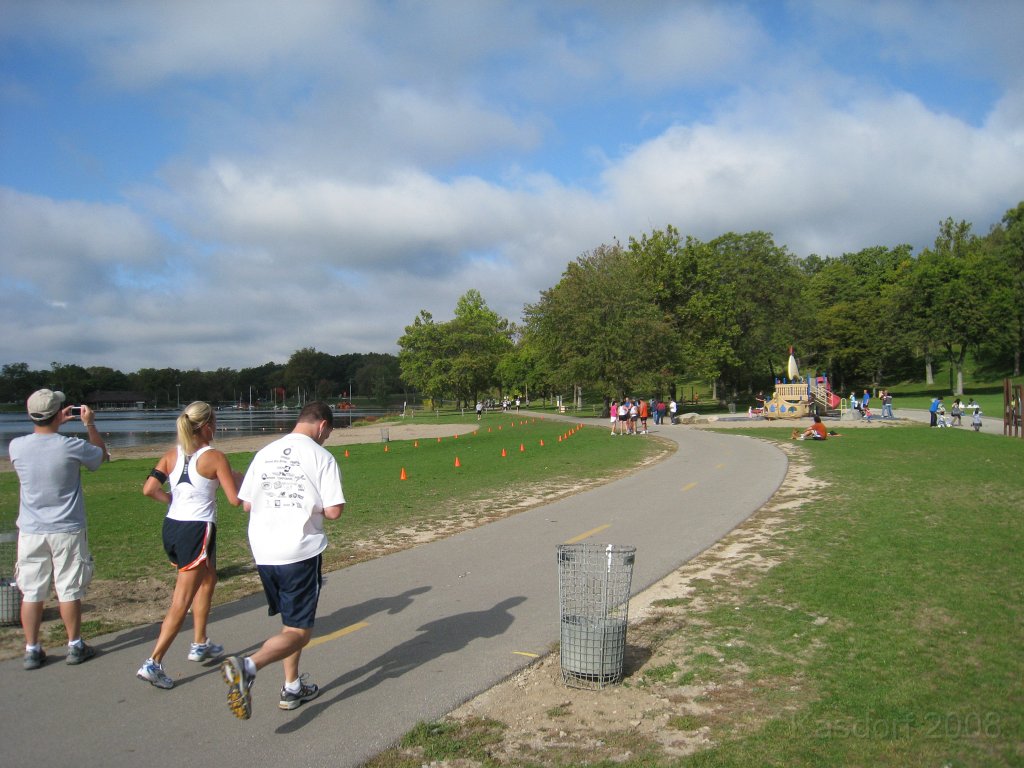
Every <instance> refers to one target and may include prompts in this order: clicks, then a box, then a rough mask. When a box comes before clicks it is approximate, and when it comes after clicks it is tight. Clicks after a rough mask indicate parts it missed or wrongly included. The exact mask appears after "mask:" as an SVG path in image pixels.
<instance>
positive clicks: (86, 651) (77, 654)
mask: <svg viewBox="0 0 1024 768" xmlns="http://www.w3.org/2000/svg"><path fill="white" fill-rule="evenodd" d="M95 655H96V649H95V648H93V647H92V646H91V645H86V644H85V643H83V642H79V643H78V644H77V645H69V646H68V655H67V658H65V659H64V661H66V662H67V663H68V664H81V663H82V662H83V661H88V660H89V659H91V658H92V657H93V656H95Z"/></svg>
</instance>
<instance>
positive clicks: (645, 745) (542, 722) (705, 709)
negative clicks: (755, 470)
mask: <svg viewBox="0 0 1024 768" xmlns="http://www.w3.org/2000/svg"><path fill="white" fill-rule="evenodd" d="M781 447H782V449H783V450H785V451H786V452H787V453H788V455H789V469H788V471H787V474H786V478H785V481H784V482H783V484H782V486H781V488H780V489H779V491H778V492H777V493H776V494H775V496H774V497H773V498H772V499H771V501H770V502H769V503H768V504H766V505H765V506H764V507H762V508H761V510H759V511H758V512H757V513H756V514H755V515H754V516H753V517H752V518H751V519H750V520H748V521H747V522H746V523H745V524H744V525H742V526H740V527H739V528H737V529H736V530H735V531H733V532H732V533H731V534H730V535H729V536H727V537H726V538H725V539H723V540H722V541H720V542H719V543H718V544H716V545H714V546H713V547H711V548H710V549H708V550H707V551H705V552H704V553H703V554H701V555H700V556H699V557H697V558H695V559H694V560H691V561H690V562H689V563H687V564H686V565H684V566H683V567H682V568H680V569H678V570H677V571H675V572H673V573H671V574H669V575H668V576H667V577H666V578H664V579H662V580H661V581H659V582H658V583H656V584H654V585H652V586H651V587H650V588H648V589H647V590H645V591H644V592H643V593H641V594H639V595H637V596H636V597H634V598H633V600H632V601H631V602H630V608H629V613H630V628H629V631H628V637H627V650H626V659H625V665H624V671H625V679H624V680H623V682H622V684H620V685H613V686H608V687H605V688H603V689H600V690H582V689H578V688H570V687H567V686H566V685H565V683H564V682H563V680H562V673H561V668H560V661H559V656H558V653H557V652H553V653H551V654H548V655H547V656H545V657H544V658H542V659H540V660H539V661H537V662H536V663H535V664H533V665H531V666H530V667H528V668H526V669H524V670H523V671H521V672H519V673H517V674H516V675H514V676H512V677H511V678H509V679H508V680H506V681H505V682H503V683H501V684H499V685H497V686H495V687H494V688H491V689H490V690H488V691H486V692H484V693H483V694H481V695H480V696H478V697H476V698H475V699H473V700H471V701H469V702H467V703H466V704H464V705H463V706H462V707H460V708H458V709H457V710H455V711H454V712H453V713H452V714H451V715H449V717H448V718H447V721H446V722H448V723H453V724H456V725H460V726H462V727H463V728H464V729H466V730H467V731H474V730H477V731H478V730H480V729H481V728H487V729H489V737H490V740H491V742H492V743H489V744H488V746H487V753H488V759H489V760H490V761H492V762H491V763H490V764H494V763H497V764H508V765H514V764H518V763H520V762H522V761H523V760H524V759H526V758H528V759H529V761H530V762H531V764H537V765H565V764H570V763H571V764H593V763H597V762H601V761H605V760H607V761H609V762H618V761H621V760H624V759H629V758H631V757H632V758H636V757H638V756H639V754H640V752H652V750H653V752H652V753H653V754H661V755H663V756H665V757H668V758H671V757H678V756H682V755H687V754H692V753H694V752H696V751H698V750H700V749H704V748H706V747H708V746H709V745H710V743H711V737H710V732H711V727H710V726H709V725H708V723H713V722H715V721H716V720H721V719H722V718H728V719H729V720H730V721H732V722H747V723H751V724H753V722H754V721H759V720H763V719H765V718H767V717H769V716H772V715H774V714H777V710H772V711H771V712H768V711H764V712H758V711H757V708H756V707H754V706H752V703H753V702H752V700H751V697H750V696H749V695H748V691H747V690H746V684H745V683H744V682H743V671H744V670H743V668H742V665H741V664H740V663H734V666H735V668H734V670H733V673H734V674H731V675H730V674H726V675H725V680H727V681H728V682H722V677H721V676H719V682H717V683H715V684H701V683H700V682H699V678H698V679H697V680H696V681H695V682H694V684H692V685H685V684H684V685H680V684H679V679H678V674H679V672H682V671H683V670H676V669H674V665H675V660H678V659H680V658H691V659H692V658H694V657H699V656H700V655H701V654H708V655H714V656H715V657H718V656H720V651H719V650H717V649H716V648H714V647H713V646H711V645H708V646H707V647H703V648H702V647H696V648H695V647H694V642H695V641H696V642H697V643H701V642H702V640H701V639H700V637H701V633H700V631H699V628H700V627H701V626H702V624H703V623H705V622H704V621H703V618H702V617H703V616H704V615H705V614H706V613H707V612H708V611H710V610H711V609H712V608H715V609H720V608H721V600H720V599H716V603H715V605H711V604H710V603H709V602H708V601H706V600H704V599H703V598H702V597H701V594H702V593H703V592H704V590H703V589H702V588H701V587H702V585H706V584H707V583H709V582H714V583H728V584H731V585H733V586H734V587H738V588H742V587H743V586H745V585H750V584H753V583H754V582H755V581H756V580H757V579H758V578H759V577H760V576H761V575H762V574H764V573H765V572H766V571H768V570H769V569H771V568H772V567H773V566H775V565H776V564H777V563H779V562H780V560H781V558H783V557H784V556H785V554H784V552H782V551H780V550H779V548H778V547H777V546H775V545H773V540H774V539H775V538H776V537H778V536H779V535H780V534H781V533H782V532H784V531H786V530H788V529H789V528H790V527H792V526H794V525H797V524H798V523H797V522H796V516H795V514H794V512H796V511H797V510H799V508H800V507H801V506H802V505H803V504H804V503H806V502H807V501H809V500H811V499H814V498H816V497H817V496H818V495H820V494H821V492H822V489H823V488H824V487H825V483H822V482H820V481H817V480H814V479H812V478H810V477H808V474H807V473H808V469H809V467H808V464H807V463H806V454H803V453H802V452H801V451H798V450H795V447H794V446H792V445H783V446H781ZM822 620H823V621H827V618H824V617H823V618H822ZM684 627H687V628H690V629H691V631H681V630H682V629H683V628H684ZM717 660H718V661H722V660H721V659H717ZM666 669H667V670H669V671H671V672H672V676H673V677H674V678H675V679H674V681H673V682H672V683H671V684H670V685H667V684H659V679H660V675H661V673H662V671H664V670H666ZM758 685H759V687H762V689H767V688H770V687H779V688H783V689H784V688H786V687H788V686H791V685H792V681H789V680H779V681H768V680H766V681H758ZM489 724H490V725H489ZM497 724H500V725H497ZM417 749H418V748H410V749H405V750H400V751H402V752H403V753H404V756H406V757H412V758H414V759H415V758H418V757H421V755H419V754H417ZM380 764H381V765H386V764H388V763H387V760H386V759H382V760H381V762H380ZM482 764H483V763H482V762H478V761H474V760H472V759H459V760H458V761H457V762H451V763H432V764H431V765H432V766H438V765H452V766H454V765H458V766H463V767H464V768H471V767H472V766H478V765H482Z"/></svg>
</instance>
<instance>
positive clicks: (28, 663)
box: [21, 648, 46, 669]
mask: <svg viewBox="0 0 1024 768" xmlns="http://www.w3.org/2000/svg"><path fill="white" fill-rule="evenodd" d="M45 663H46V651H44V650H43V649H42V648H40V649H39V650H38V651H25V660H24V661H22V663H21V665H22V666H23V667H24V668H25V669H39V668H40V667H41V666H43V664H45Z"/></svg>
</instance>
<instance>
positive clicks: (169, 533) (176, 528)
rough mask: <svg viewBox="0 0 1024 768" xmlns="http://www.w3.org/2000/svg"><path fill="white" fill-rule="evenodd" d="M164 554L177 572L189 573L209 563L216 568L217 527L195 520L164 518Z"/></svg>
mask: <svg viewBox="0 0 1024 768" xmlns="http://www.w3.org/2000/svg"><path fill="white" fill-rule="evenodd" d="M163 538H164V552H166V553H167V557H169V558H170V559H171V562H172V563H174V565H175V567H177V569H178V570H179V571H191V570H192V569H193V568H198V567H199V566H200V565H202V564H203V563H204V562H207V561H209V563H210V567H211V568H216V567H217V526H216V524H214V523H202V522H196V521H195V520H171V519H170V518H169V517H165V518H164V530H163Z"/></svg>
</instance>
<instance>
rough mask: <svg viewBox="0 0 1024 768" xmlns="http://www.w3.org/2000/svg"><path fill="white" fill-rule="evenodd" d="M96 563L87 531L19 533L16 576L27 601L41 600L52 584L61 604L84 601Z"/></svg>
mask: <svg viewBox="0 0 1024 768" xmlns="http://www.w3.org/2000/svg"><path fill="white" fill-rule="evenodd" d="M92 574H93V562H92V553H91V552H90V551H89V540H88V538H87V537H86V533H85V531H84V530H83V531H78V532H77V533H20V532H19V534H18V564H17V566H16V567H15V576H16V578H17V580H18V589H20V590H21V594H22V595H23V596H24V600H25V602H26V603H42V602H45V601H46V599H47V598H48V597H49V596H50V586H51V584H52V585H53V586H54V587H55V588H56V591H57V599H58V600H59V601H60V602H62V603H67V602H71V601H72V600H81V599H82V598H83V597H85V591H86V588H87V587H88V586H89V582H90V581H92Z"/></svg>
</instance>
